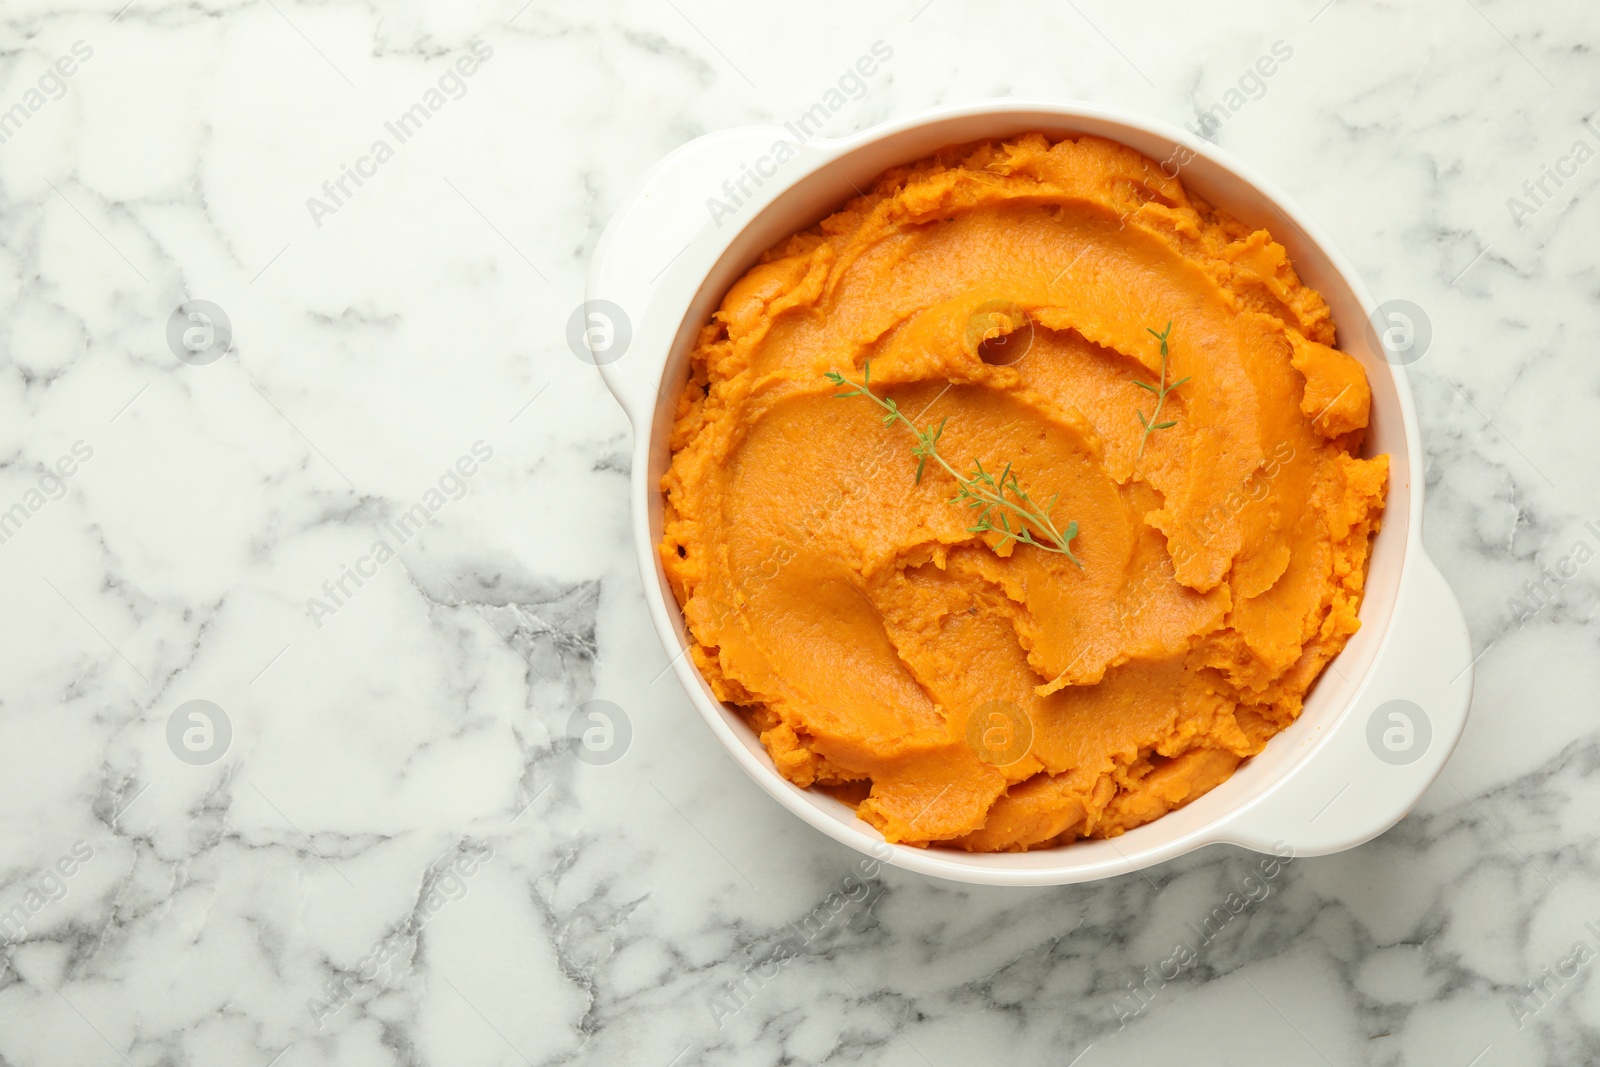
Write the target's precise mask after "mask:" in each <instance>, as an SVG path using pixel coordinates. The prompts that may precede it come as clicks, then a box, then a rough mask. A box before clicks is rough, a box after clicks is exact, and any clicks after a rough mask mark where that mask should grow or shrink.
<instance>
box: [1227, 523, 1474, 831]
mask: <svg viewBox="0 0 1600 1067" xmlns="http://www.w3.org/2000/svg"><path fill="white" fill-rule="evenodd" d="M1411 551H1412V552H1414V553H1416V555H1417V557H1418V558H1417V559H1415V560H1414V561H1409V560H1408V561H1407V563H1408V565H1407V566H1406V567H1405V568H1404V571H1403V577H1402V579H1401V587H1400V591H1399V596H1398V598H1397V600H1396V603H1395V608H1394V613H1393V615H1392V616H1391V618H1390V620H1389V629H1388V633H1387V636H1386V639H1385V640H1384V642H1383V645H1382V648H1381V650H1380V651H1379V653H1378V660H1377V662H1376V663H1374V664H1373V666H1372V669H1371V671H1370V672H1369V674H1368V676H1367V681H1366V684H1365V685H1363V686H1362V688H1361V690H1360V691H1359V693H1358V694H1357V696H1356V699H1355V701H1354V703H1353V704H1352V705H1351V707H1350V709H1349V710H1348V711H1347V712H1346V714H1345V715H1344V716H1343V717H1342V718H1341V719H1340V720H1339V721H1338V722H1337V723H1336V724H1335V725H1334V726H1333V728H1332V734H1331V736H1329V737H1327V738H1326V739H1325V740H1324V741H1323V743H1322V745H1321V746H1320V748H1319V750H1318V751H1317V752H1316V753H1315V754H1314V755H1312V754H1308V755H1307V756H1305V757H1303V758H1302V759H1301V762H1300V764H1299V766H1298V767H1297V768H1296V770H1295V771H1292V772H1291V773H1290V774H1289V775H1288V776H1287V777H1286V778H1285V780H1283V781H1281V782H1280V783H1279V784H1278V785H1277V786H1275V787H1274V788H1272V789H1269V790H1268V791H1266V792H1265V793H1263V794H1261V795H1259V796H1257V797H1256V798H1255V800H1254V801H1253V802H1252V803H1251V804H1250V805H1249V806H1247V807H1244V808H1241V809H1240V810H1239V812H1238V813H1237V814H1236V815H1234V816H1233V817H1232V818H1231V819H1228V820H1227V821H1226V822H1224V823H1223V824H1222V825H1221V826H1219V827H1218V828H1217V829H1216V830H1215V831H1214V833H1213V835H1212V836H1213V840H1216V841H1225V842H1229V843H1231V844H1236V845H1242V846H1244V847H1245V848H1249V849H1253V850H1255V851H1257V852H1280V854H1281V849H1282V848H1283V846H1285V845H1287V846H1288V847H1289V848H1291V849H1292V850H1293V854H1294V855H1296V856H1321V855H1326V854H1328V853H1330V852H1338V851H1341V850H1342V849H1346V848H1351V847H1353V846H1355V845H1359V844H1361V843H1362V842H1364V841H1369V840H1371V839H1372V838H1374V837H1377V836H1378V835H1379V834H1381V833H1383V832H1384V831H1385V830H1387V829H1389V828H1390V827H1391V826H1393V825H1395V824H1396V823H1397V822H1399V821H1400V820H1401V819H1402V818H1404V817H1405V815H1406V814H1407V813H1408V812H1409V811H1410V810H1411V808H1412V806H1413V805H1415V804H1416V802H1417V801H1418V800H1419V799H1420V798H1421V796H1422V794H1423V793H1424V792H1425V791H1426V790H1427V788H1428V786H1429V785H1430V784H1432V782H1433V781H1434V779H1435V778H1437V777H1438V776H1439V774H1440V772H1441V771H1442V770H1443V768H1444V764H1445V761H1446V760H1447V759H1449V757H1450V753H1451V751H1452V750H1453V749H1454V748H1455V746H1456V742H1457V741H1458V740H1459V739H1460V737H1461V732H1462V730H1463V729H1464V728H1465V727H1466V722H1467V708H1468V706H1469V705H1470V704H1471V702H1472V664H1473V659H1472V642H1471V638H1470V636H1469V635H1468V633H1467V626H1466V620H1465V619H1464V618H1463V616H1462V614H1461V607H1460V605H1459V604H1458V603H1457V602H1456V598H1455V594H1454V593H1453V592H1452V591H1451V589H1450V586H1449V585H1448V584H1447V583H1446V582H1445V580H1444V576H1443V575H1441V574H1440V573H1439V571H1438V569H1437V568H1436V567H1434V565H1433V561H1432V560H1430V559H1428V557H1427V555H1426V554H1425V553H1424V552H1423V551H1422V549H1421V546H1420V545H1416V544H1413V545H1412V546H1411Z"/></svg>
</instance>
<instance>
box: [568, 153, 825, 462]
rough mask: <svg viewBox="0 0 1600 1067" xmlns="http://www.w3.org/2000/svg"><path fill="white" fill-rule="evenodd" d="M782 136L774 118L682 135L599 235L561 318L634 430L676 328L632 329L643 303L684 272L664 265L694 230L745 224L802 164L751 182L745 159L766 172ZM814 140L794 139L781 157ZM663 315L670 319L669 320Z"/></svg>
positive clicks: (639, 325)
mask: <svg viewBox="0 0 1600 1067" xmlns="http://www.w3.org/2000/svg"><path fill="white" fill-rule="evenodd" d="M780 141H784V142H792V141H793V138H792V137H791V136H790V135H789V134H788V133H787V132H785V131H784V130H781V129H777V128H773V127H765V126H742V127H737V128H735V129H730V130H719V131H717V132H716V133H710V134H706V135H705V136H703V137H697V138H696V139H694V140H693V141H690V142H688V143H687V144H684V145H680V146H679V147H678V148H677V149H675V150H674V151H673V152H672V153H670V154H669V155H668V156H667V157H666V158H665V159H663V160H661V162H659V163H657V164H656V165H655V167H653V168H652V169H651V170H650V171H649V172H648V173H647V174H646V175H645V177H644V178H643V179H642V180H641V181H640V183H639V185H638V186H637V187H636V188H635V190H634V191H633V193H632V194H631V195H630V196H628V197H627V198H625V199H624V205H625V206H624V207H623V208H622V209H621V210H620V211H618V212H617V213H616V215H615V216H613V217H612V219H611V222H610V223H608V224H607V226H606V228H605V232H604V233H602V234H601V236H600V241H599V243H598V244H597V245H596V247H595V253H594V258H593V261H592V262H591V265H590V268H589V278H588V282H587V285H586V286H585V293H584V296H585V299H584V304H583V306H582V307H580V308H579V309H578V310H577V311H575V312H574V315H573V320H572V322H571V323H569V326H568V330H569V334H570V336H569V342H570V343H571V344H572V345H573V347H574V350H578V349H579V348H580V346H582V347H587V348H588V350H589V353H590V355H591V357H592V358H591V360H590V362H593V363H594V364H595V365H596V366H597V367H598V368H599V370H600V375H601V377H602V378H604V379H605V383H606V387H607V388H608V389H610V390H611V394H612V396H614V397H616V399H617V403H619V404H621V405H622V409H623V411H624V412H626V414H627V416H628V421H629V422H630V423H632V424H633V428H634V432H635V433H636V434H643V432H644V431H645V430H646V429H647V428H648V427H649V424H650V419H651V416H652V415H653V414H654V412H655V407H656V399H657V390H658V388H659V385H660V378H661V372H662V370H663V368H664V367H665V365H666V359H667V356H668V354H669V352H670V350H671V347H672V343H673V339H674V338H673V337H672V336H671V335H670V334H669V335H665V336H646V335H643V334H640V333H636V332H635V331H640V330H644V329H647V328H650V320H649V316H648V315H647V313H648V311H649V308H650V305H651V303H652V302H653V301H654V300H655V299H656V296H657V294H658V292H659V291H661V290H662V289H664V288H666V287H668V286H669V285H670V284H672V283H673V282H674V280H675V279H676V276H677V275H678V274H682V273H685V272H674V271H671V270H669V269H668V268H669V267H671V266H672V265H673V264H675V263H677V262H678V261H679V260H680V259H683V258H693V253H692V251H691V249H692V247H693V246H694V245H695V244H696V243H697V240H698V238H700V237H701V236H703V235H704V234H705V233H706V231H707V230H710V231H712V232H713V233H715V232H716V231H717V230H719V229H724V228H728V227H732V228H733V229H735V230H737V229H739V228H741V227H743V226H744V225H745V224H746V223H748V222H749V220H750V219H751V218H752V217H753V215H754V214H755V212H757V211H759V210H760V208H761V206H762V205H763V204H765V203H768V202H770V200H771V199H772V196H773V195H775V194H776V193H777V192H779V191H781V190H780V187H781V186H786V185H787V184H788V182H787V181H784V180H783V179H784V178H785V177H788V176H789V175H793V176H799V175H803V174H804V173H805V172H806V170H807V169H808V168H806V167H804V166H796V165H794V164H792V163H791V164H787V165H785V166H782V167H777V168H775V169H774V171H773V173H772V174H770V175H769V177H768V178H767V179H762V180H761V181H760V182H759V184H758V182H757V176H756V175H754V173H753V171H752V168H753V167H756V168H760V169H761V171H762V172H763V173H765V172H766V171H767V170H768V168H769V167H771V165H772V164H771V158H772V150H773V148H774V147H775V145H776V143H777V142H780ZM814 150H815V149H814V148H811V147H809V146H807V147H801V146H795V147H794V148H793V149H792V153H791V155H790V156H788V157H786V158H793V157H796V156H799V155H802V154H806V153H807V152H809V151H814ZM763 164H765V165H763ZM785 171H788V172H789V173H788V175H785V173H784V172H785ZM771 178H776V179H778V180H776V181H774V180H770V179H771ZM792 180H793V177H790V178H789V181H792ZM676 295H678V296H682V295H683V294H676ZM670 325H671V327H672V328H674V329H675V328H676V325H677V323H676V322H675V321H674V322H673V323H671V324H670ZM597 342H598V344H597Z"/></svg>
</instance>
